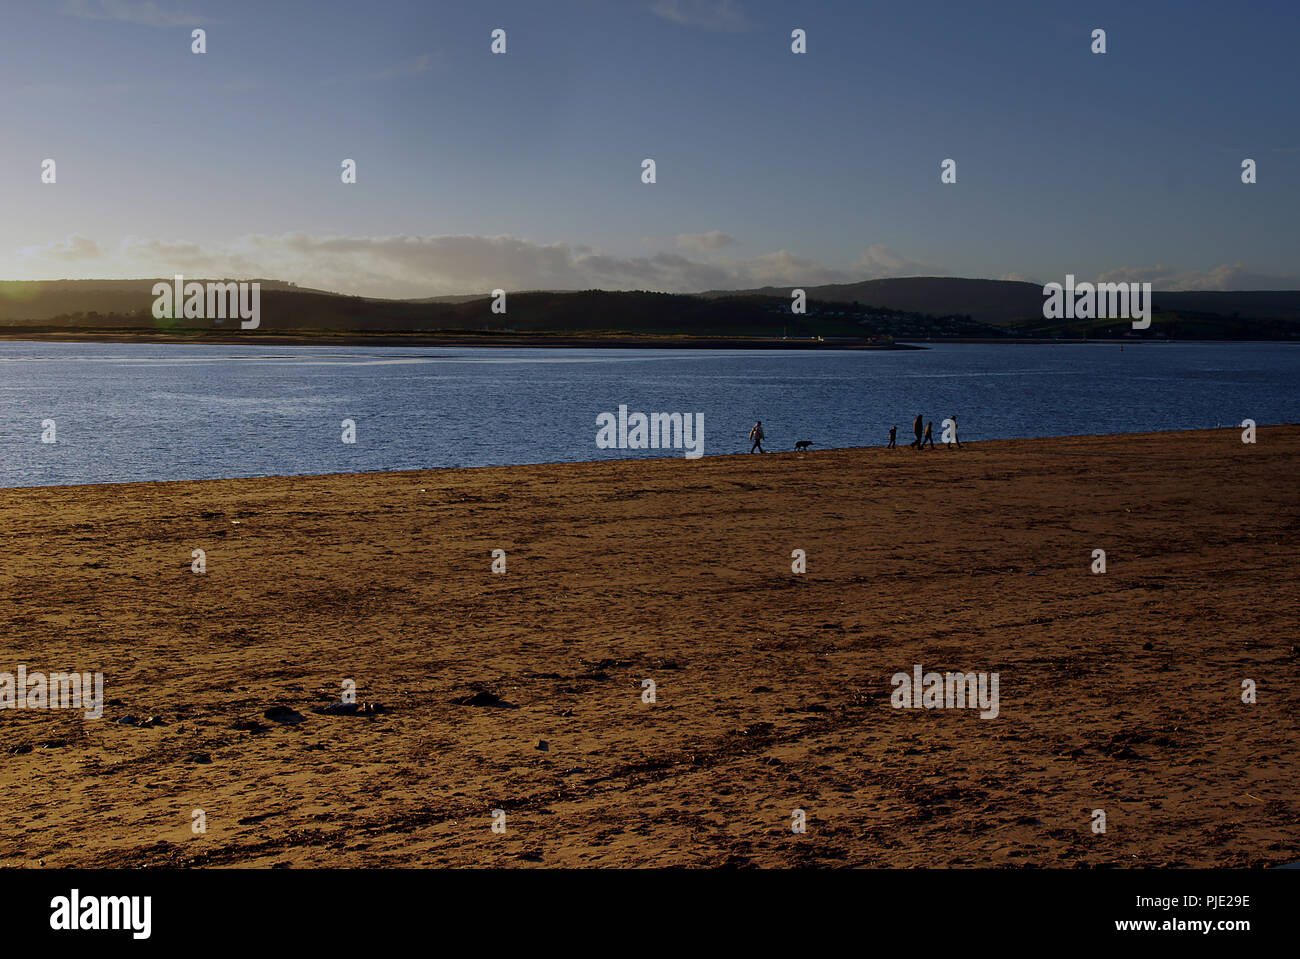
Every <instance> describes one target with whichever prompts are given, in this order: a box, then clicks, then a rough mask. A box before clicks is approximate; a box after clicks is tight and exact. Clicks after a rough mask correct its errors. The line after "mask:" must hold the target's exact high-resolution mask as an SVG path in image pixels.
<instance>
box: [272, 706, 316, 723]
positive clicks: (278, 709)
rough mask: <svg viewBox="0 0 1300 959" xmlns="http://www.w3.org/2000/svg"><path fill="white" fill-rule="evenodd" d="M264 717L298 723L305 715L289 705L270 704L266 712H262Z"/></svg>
mask: <svg viewBox="0 0 1300 959" xmlns="http://www.w3.org/2000/svg"><path fill="white" fill-rule="evenodd" d="M262 716H263V717H264V718H266V719H270V720H274V721H275V722H277V723H290V724H293V723H300V722H302V721H303V720H304V719H306V718H307V717H305V716H304V715H303V714H302V713H300V712H298V710H296V709H293V708H291V707H289V706H272V707H271V708H270V709H268V710H267V711H266V712H264V713H262Z"/></svg>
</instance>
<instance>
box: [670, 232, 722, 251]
mask: <svg viewBox="0 0 1300 959" xmlns="http://www.w3.org/2000/svg"><path fill="white" fill-rule="evenodd" d="M735 239H736V238H735V237H733V236H728V235H727V234H726V233H723V232H722V231H721V230H710V231H709V232H708V233H678V234H677V249H679V250H686V251H687V252H688V253H711V252H712V251H714V250H720V249H722V248H723V247H724V246H726V245H727V244H728V243H734V242H735Z"/></svg>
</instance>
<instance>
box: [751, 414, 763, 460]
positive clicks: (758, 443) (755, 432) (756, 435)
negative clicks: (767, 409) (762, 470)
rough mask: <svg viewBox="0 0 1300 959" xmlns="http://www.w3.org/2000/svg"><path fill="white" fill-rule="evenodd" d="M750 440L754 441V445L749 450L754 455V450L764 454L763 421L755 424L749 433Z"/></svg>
mask: <svg viewBox="0 0 1300 959" xmlns="http://www.w3.org/2000/svg"><path fill="white" fill-rule="evenodd" d="M749 438H750V439H751V440H753V441H754V445H753V446H751V447H750V448H749V451H750V452H751V453H752V452H754V450H758V451H759V452H760V453H762V452H763V421H762V420H759V421H758V422H757V423H755V424H754V428H753V429H751V430H750V431H749Z"/></svg>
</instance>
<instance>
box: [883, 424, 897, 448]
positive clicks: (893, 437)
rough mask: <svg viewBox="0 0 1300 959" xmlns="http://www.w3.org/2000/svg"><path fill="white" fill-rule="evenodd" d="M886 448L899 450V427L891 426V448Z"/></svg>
mask: <svg viewBox="0 0 1300 959" xmlns="http://www.w3.org/2000/svg"><path fill="white" fill-rule="evenodd" d="M886 448H887V449H891V450H893V449H898V427H897V426H891V427H890V428H889V446H888V447H886Z"/></svg>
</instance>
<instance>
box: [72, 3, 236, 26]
mask: <svg viewBox="0 0 1300 959" xmlns="http://www.w3.org/2000/svg"><path fill="white" fill-rule="evenodd" d="M62 12H63V13H64V14H66V15H67V16H70V17H81V18H82V19H83V20H114V21H117V22H119V23H136V24H140V25H141V26H146V27H193V26H199V25H201V24H204V23H210V22H211V21H209V20H208V19H207V18H206V17H204V16H203V15H202V14H199V13H192V12H190V11H188V10H181V9H177V8H174V7H172V8H167V7H164V6H163V5H160V4H159V3H157V2H156V0H64V4H63V11H62Z"/></svg>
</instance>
